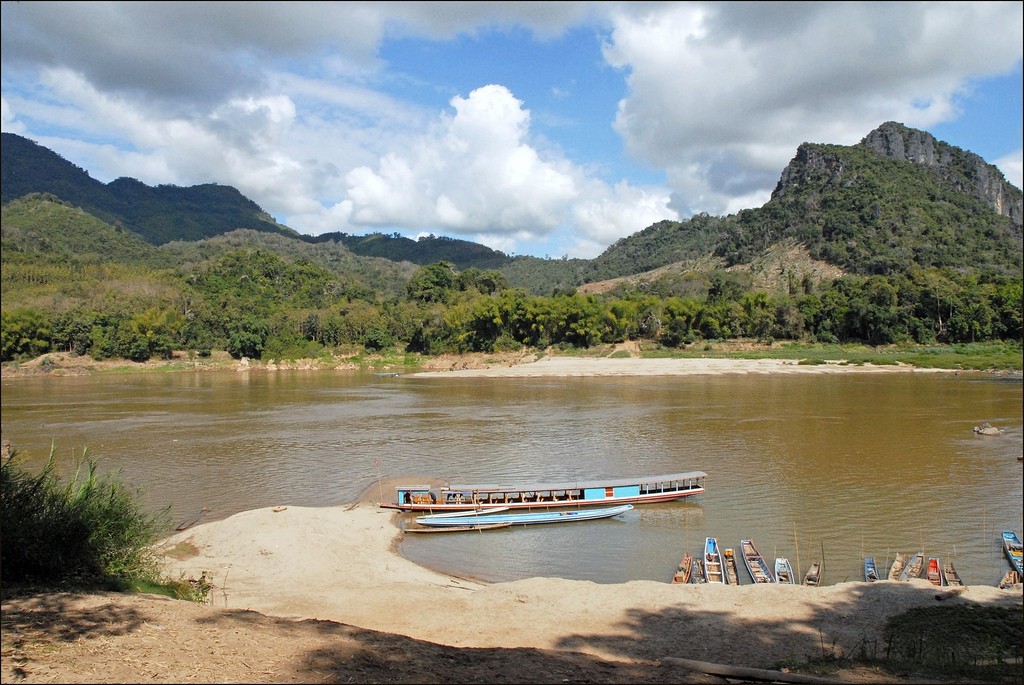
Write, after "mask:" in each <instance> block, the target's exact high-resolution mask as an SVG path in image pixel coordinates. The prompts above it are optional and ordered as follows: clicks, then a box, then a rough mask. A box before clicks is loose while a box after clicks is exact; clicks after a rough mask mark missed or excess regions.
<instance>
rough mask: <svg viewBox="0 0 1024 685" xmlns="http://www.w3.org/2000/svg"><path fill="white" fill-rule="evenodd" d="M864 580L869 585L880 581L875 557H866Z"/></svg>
mask: <svg viewBox="0 0 1024 685" xmlns="http://www.w3.org/2000/svg"><path fill="white" fill-rule="evenodd" d="M864 580H865V581H867V582H869V583H873V582H875V581H876V580H878V564H876V563H875V558H874V557H864Z"/></svg>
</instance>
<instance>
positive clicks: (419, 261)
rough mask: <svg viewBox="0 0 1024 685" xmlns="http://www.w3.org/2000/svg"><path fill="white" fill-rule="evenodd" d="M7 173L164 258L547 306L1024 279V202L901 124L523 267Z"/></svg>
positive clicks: (66, 174) (141, 189) (204, 188)
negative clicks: (258, 242) (710, 292)
mask: <svg viewBox="0 0 1024 685" xmlns="http://www.w3.org/2000/svg"><path fill="white" fill-rule="evenodd" d="M2 172H3V178H2V190H3V202H4V204H5V205H6V204H8V203H9V202H10V201H11V200H13V199H14V198H18V197H22V196H24V195H27V194H31V193H47V194H51V195H53V196H55V197H57V198H59V199H60V200H61V201H63V202H66V203H69V204H71V205H74V206H77V207H80V208H82V209H84V210H85V211H87V212H89V213H90V214H92V215H94V216H95V217H97V218H99V219H101V220H103V221H104V222H106V223H109V224H110V225H112V226H114V227H118V228H121V229H125V230H127V231H129V232H130V233H132V234H135V235H137V236H138V237H139V238H141V239H142V240H144V241H145V242H147V243H149V244H152V245H163V244H165V243H169V242H172V241H178V242H180V241H185V242H188V241H199V240H204V239H208V238H212V237H215V236H219V235H223V234H227V233H230V232H232V231H235V230H237V229H240V228H247V229H252V230H255V231H257V232H265V233H272V234H277V235H281V236H286V237H288V238H292V239H295V240H299V241H302V242H305V243H308V244H311V245H314V246H321V247H329V246H331V245H334V246H336V247H338V248H346V249H347V250H348V251H349V252H350V253H351V254H353V255H356V256H361V257H370V258H378V259H387V260H390V261H394V262H404V263H411V264H416V265H419V266H426V265H429V264H434V263H438V262H447V263H450V264H452V265H453V266H455V267H456V268H457V269H460V270H465V269H481V270H497V271H500V272H501V273H502V274H503V275H504V276H505V278H506V279H507V280H508V282H509V284H510V285H513V286H516V287H522V288H525V289H527V290H528V291H530V292H533V293H551V292H556V291H570V290H575V289H577V288H579V287H581V286H583V285H585V284H588V283H595V282H601V281H610V280H611V279H619V280H621V279H636V278H640V279H641V280H646V281H648V282H649V281H651V280H658V279H660V280H661V281H662V283H663V284H665V283H666V282H667V280H671V279H673V278H674V279H675V282H674V283H669V284H668V285H666V286H665V288H667V292H673V293H677V294H699V293H700V292H701V291H702V290H706V286H707V280H708V278H709V275H710V274H711V273H712V272H714V271H716V270H723V269H729V270H731V271H734V272H736V273H737V274H740V277H741V281H743V282H744V287H751V288H754V287H761V288H767V289H777V288H779V287H782V285H781V284H782V283H783V282H788V283H792V282H794V281H797V282H799V281H803V280H806V279H810V280H813V281H818V280H822V279H823V278H827V277H830V276H834V275H835V274H839V273H848V274H858V275H864V276H870V275H882V276H894V275H898V274H904V273H907V272H908V271H910V270H911V269H915V268H916V269H921V268H924V269H929V268H936V269H954V270H959V271H965V272H975V273H994V274H1002V275H1008V276H1019V275H1020V274H1021V271H1022V256H1021V255H1022V241H1021V235H1022V234H1021V221H1022V216H1024V208H1022V195H1021V190H1020V189H1019V188H1016V187H1014V186H1012V185H1011V184H1009V183H1008V182H1006V180H1005V178H1004V177H1003V176H1002V174H1001V173H1000V172H999V170H998V169H997V168H996V167H994V166H993V165H990V164H988V163H986V162H985V161H984V160H983V159H981V158H980V157H979V156H977V155H975V154H973V153H971V152H967V151H964V150H961V149H960V148H957V147H954V146H952V145H949V144H947V143H944V142H942V141H938V140H936V139H935V138H934V137H933V136H932V135H931V134H929V133H926V132H923V131H918V130H915V129H911V128H908V127H905V126H903V125H902V124H899V123H895V122H886V123H884V124H882V125H881V126H879V127H878V128H877V129H875V130H874V131H872V132H870V133H869V134H868V135H867V136H866V137H865V138H864V139H863V140H862V141H861V142H860V143H858V144H856V145H852V146H842V145H830V144H824V143H804V144H803V145H801V146H800V147H799V148H798V149H797V151H796V154H795V156H794V157H793V159H792V161H791V162H790V163H789V165H788V166H787V167H786V168H785V169H783V170H782V171H781V174H780V179H779V183H778V185H777V187H776V188H775V191H774V193H773V195H772V198H771V200H770V201H769V202H768V203H766V204H765V205H764V206H762V207H759V208H755V209H749V210H744V211H741V212H739V213H737V214H734V215H730V216H724V217H713V216H709V215H706V214H701V215H697V216H694V217H692V218H690V219H687V220H686V221H661V222H658V223H656V224H654V225H652V226H649V227H647V228H644V229H642V230H638V232H637V233H634V234H632V235H630V236H628V237H625V238H623V239H621V240H619V241H618V242H616V243H615V244H613V245H611V246H610V247H609V248H608V249H607V250H606V251H605V252H604V253H603V254H601V255H600V256H598V257H597V258H595V259H591V260H587V259H571V260H570V259H538V258H535V257H523V256H518V257H510V256H508V255H506V254H504V253H502V252H499V251H496V250H492V249H490V248H488V247H486V246H483V245H479V244H476V243H472V242H469V241H465V240H457V239H453V238H447V237H443V236H429V237H423V238H420V239H418V240H412V239H409V238H405V237H402V236H400V235H399V234H397V233H393V234H384V233H370V234H367V235H362V236H356V235H348V234H345V233H329V234H325V235H321V236H304V235H300V234H298V233H297V232H295V231H293V230H292V229H290V228H288V227H286V226H282V225H280V224H278V223H277V222H275V221H274V220H273V219H272V218H271V217H270V216H268V215H267V214H266V212H264V211H263V210H262V209H261V208H260V207H259V206H258V205H256V204H255V203H253V202H251V201H250V200H248V199H246V198H245V197H244V196H242V195H241V193H239V192H238V191H237V190H235V189H234V188H230V187H226V186H218V185H201V186H193V187H190V188H180V187H175V186H158V187H155V188H152V187H149V186H146V185H145V184H143V183H140V182H139V181H137V180H134V179H129V178H120V179H117V180H116V181H113V182H111V183H109V184H103V183H101V182H99V181H96V180H95V179H93V178H91V177H90V176H89V174H88V172H87V171H85V170H83V169H80V168H78V167H76V166H74V165H73V164H71V163H70V162H68V161H67V160H65V159H63V158H62V157H60V156H59V155H57V154H55V153H53V152H52V151H50V150H48V149H46V148H44V147H42V146H40V145H37V144H36V143H34V142H32V141H29V140H27V139H25V138H22V137H20V136H17V135H14V134H10V133H4V134H3V145H2ZM133 249H134V248H133ZM780 260H781V261H782V262H783V263H781V264H780V263H779V262H780ZM743 274H746V275H743ZM772 274H774V277H773V276H772ZM779 274H783V275H784V277H782V278H780V276H779ZM638 275H639V276H638ZM682 279H688V280H689V283H682V282H681V280H682ZM665 288H663V289H662V291H663V292H666V290H665Z"/></svg>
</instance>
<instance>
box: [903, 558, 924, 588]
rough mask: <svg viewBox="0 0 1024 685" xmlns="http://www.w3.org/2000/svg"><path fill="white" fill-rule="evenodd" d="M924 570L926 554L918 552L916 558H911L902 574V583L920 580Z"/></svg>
mask: <svg viewBox="0 0 1024 685" xmlns="http://www.w3.org/2000/svg"><path fill="white" fill-rule="evenodd" d="M923 570H924V553H923V552H918V553H917V554H915V555H914V556H912V557H910V561H908V562H907V565H906V566H905V567H904V569H903V572H902V573H900V580H901V581H904V582H906V581H908V580H911V579H913V578H920V577H921V571H923Z"/></svg>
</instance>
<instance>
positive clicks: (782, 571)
mask: <svg viewBox="0 0 1024 685" xmlns="http://www.w3.org/2000/svg"><path fill="white" fill-rule="evenodd" d="M775 582H777V583H782V584H783V585H796V577H795V576H794V575H793V565H792V564H790V563H789V559H787V558H786V557H775Z"/></svg>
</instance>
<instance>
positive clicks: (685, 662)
mask: <svg viewBox="0 0 1024 685" xmlns="http://www.w3.org/2000/svg"><path fill="white" fill-rule="evenodd" d="M661 661H662V663H664V664H668V665H671V666H681V667H683V668H687V669H690V670H691V671H696V672H697V673H707V674H708V675H717V676H723V677H725V678H738V679H740V680H763V681H765V682H770V683H822V684H824V683H831V684H833V685H834V684H835V683H843V682H845V681H843V680H839V679H836V678H821V677H819V676H813V675H804V674H803V673H786V672H785V671H772V670H768V669H763V668H745V667H743V666H729V665H728V664H713V663H711V662H708V661H694V660H693V659H679V658H677V657H671V656H667V657H665V658H664V659H662V660H661Z"/></svg>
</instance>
